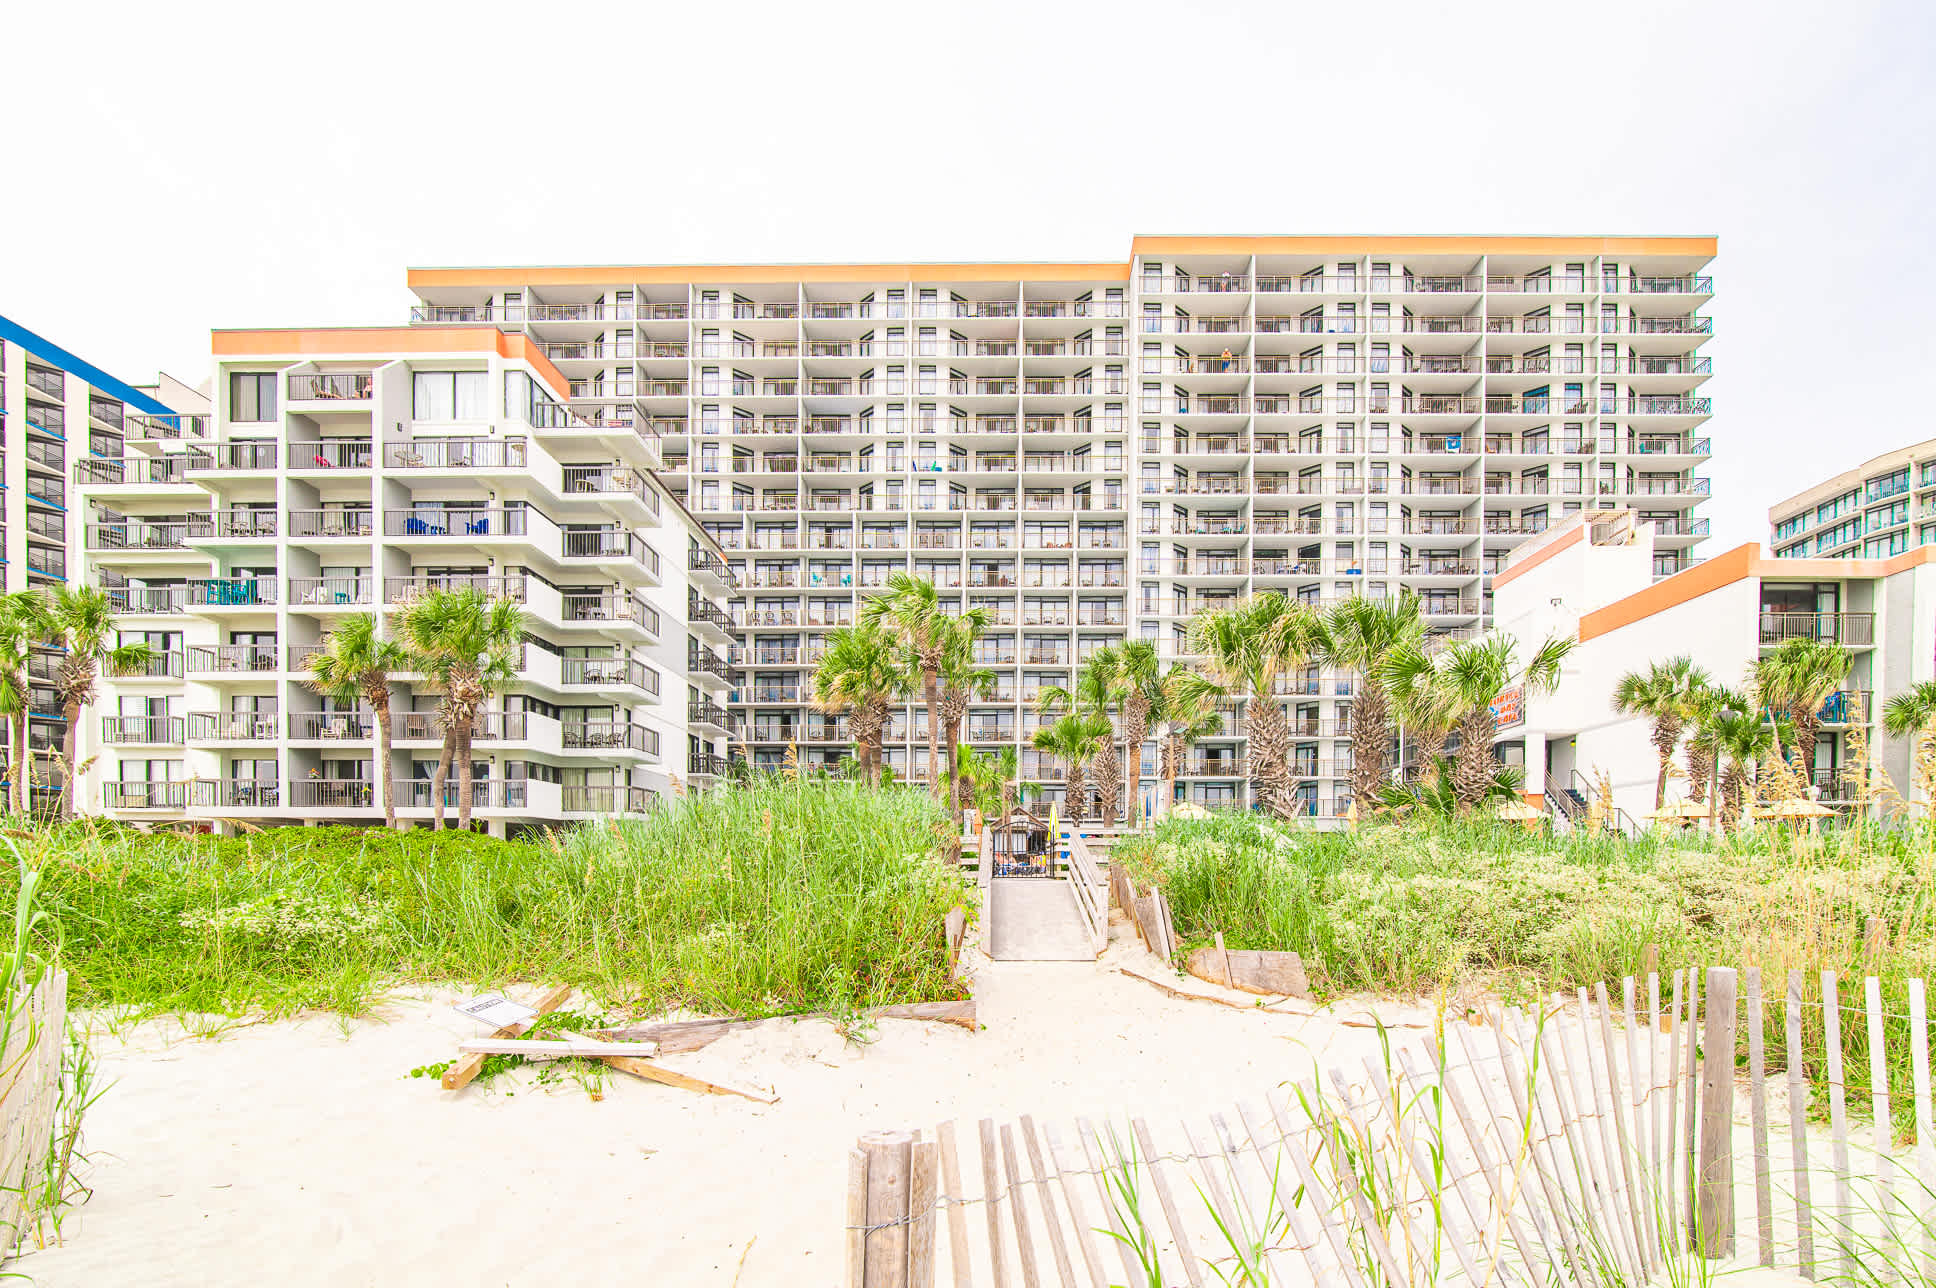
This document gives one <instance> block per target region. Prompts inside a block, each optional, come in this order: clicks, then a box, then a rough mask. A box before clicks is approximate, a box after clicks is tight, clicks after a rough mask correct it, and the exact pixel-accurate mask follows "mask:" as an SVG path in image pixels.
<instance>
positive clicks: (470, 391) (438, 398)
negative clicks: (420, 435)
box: [410, 371, 490, 422]
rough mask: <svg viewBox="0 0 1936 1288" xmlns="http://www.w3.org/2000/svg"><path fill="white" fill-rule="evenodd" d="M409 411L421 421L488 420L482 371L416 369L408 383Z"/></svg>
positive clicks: (488, 413)
mask: <svg viewBox="0 0 1936 1288" xmlns="http://www.w3.org/2000/svg"><path fill="white" fill-rule="evenodd" d="M410 414H411V416H412V417H413V418H414V419H416V420H422V421H431V422H438V421H452V420H487V419H489V417H490V412H489V410H488V409H487V408H486V406H485V384H484V373H483V372H482V371H419V372H417V373H416V376H415V378H414V380H413V381H412V386H411V398H410Z"/></svg>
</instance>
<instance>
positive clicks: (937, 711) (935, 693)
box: [921, 663, 941, 800]
mask: <svg viewBox="0 0 1936 1288" xmlns="http://www.w3.org/2000/svg"><path fill="white" fill-rule="evenodd" d="M938 680H939V672H938V671H937V669H936V668H934V667H931V666H928V665H926V664H925V663H924V664H923V665H922V667H921V689H922V696H923V697H924V698H926V699H927V703H928V791H929V793H930V794H931V795H932V796H933V797H934V798H935V799H936V800H940V799H941V690H940V686H939V684H938Z"/></svg>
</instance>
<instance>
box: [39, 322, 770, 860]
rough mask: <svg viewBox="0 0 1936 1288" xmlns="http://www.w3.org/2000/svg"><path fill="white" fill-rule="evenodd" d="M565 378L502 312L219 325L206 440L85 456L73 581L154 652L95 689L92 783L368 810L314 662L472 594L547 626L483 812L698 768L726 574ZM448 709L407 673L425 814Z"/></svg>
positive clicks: (515, 823) (153, 815)
mask: <svg viewBox="0 0 1936 1288" xmlns="http://www.w3.org/2000/svg"><path fill="white" fill-rule="evenodd" d="M566 393H567V385H566V381H565V378H564V377H563V376H562V375H561V374H560V373H559V372H558V370H557V368H555V367H554V366H553V365H552V364H551V363H550V362H548V361H547V360H546V359H545V358H544V357H543V356H542V355H541V354H538V353H537V352H536V351H535V350H534V348H533V346H532V345H531V343H530V342H529V341H528V340H526V339H525V338H524V337H522V336H516V335H511V336H507V335H505V334H503V333H501V332H499V331H496V330H494V329H489V328H435V327H415V328H368V329H354V328H352V329H331V330H315V331H301V330H294V331H217V332H216V333H215V335H214V368H213V400H214V409H213V414H212V416H211V418H210V422H209V425H208V426H207V430H208V432H207V433H206V434H194V433H191V434H188V435H186V436H182V437H175V436H153V435H136V434H130V435H129V436H127V437H126V439H125V440H124V441H123V442H122V443H121V444H120V448H119V450H115V451H107V450H103V448H104V447H105V445H104V444H102V445H97V449H96V451H95V452H94V453H92V454H90V455H88V456H86V457H83V458H80V459H77V460H76V461H75V463H74V488H73V492H74V495H75V501H74V506H75V508H76V509H77V511H79V512H81V513H82V514H83V515H84V516H85V519H84V521H85V524H86V529H85V539H84V541H83V542H82V543H81V549H82V563H83V565H84V575H85V577H86V579H87V580H88V581H90V582H93V583H95V584H98V585H101V586H103V587H106V588H107V589H108V591H109V593H110V594H111V595H112V596H113V597H114V598H115V600H116V601H117V604H118V605H119V607H120V608H121V609H122V613H123V615H122V618H121V627H122V638H123V639H124V640H133V639H144V640H146V641H148V642H149V643H150V644H151V645H152V646H153V647H154V649H155V661H154V663H153V665H152V666H150V667H149V668H148V669H147V672H146V673H145V674H144V675H141V676H138V677H128V678H120V679H113V680H109V681H107V682H105V683H104V684H103V686H102V688H103V692H102V696H101V699H100V702H99V703H98V705H97V707H96V710H95V712H94V713H93V714H92V716H91V718H90V721H89V724H88V727H87V728H85V729H84V730H83V735H84V736H83V743H82V745H83V755H94V756H95V757H96V760H95V763H94V766H93V768H92V770H91V771H90V773H89V775H88V776H87V781H86V783H85V784H84V788H85V790H86V791H87V792H88V793H89V794H90V795H91V796H92V797H93V799H94V800H95V801H96V802H97V803H98V804H99V805H100V806H102V807H104V808H105V810H106V812H107V813H109V814H110V815H112V816H115V817H120V818H130V819H170V818H187V819H191V820H193V819H205V820H214V819H236V818H241V819H252V820H276V821H285V822H286V821H294V820H318V821H336V820H342V821H354V822H369V821H371V820H373V819H375V818H377V817H379V816H380V805H381V801H380V798H379V797H378V795H377V794H376V791H375V789H374V771H373V765H374V741H373V736H374V728H373V722H372V719H371V715H370V712H369V711H368V710H367V709H365V708H358V707H352V706H347V705H345V706H339V705H337V704H335V703H333V702H331V701H330V700H328V699H325V698H323V697H321V696H320V695H318V694H317V693H316V692H315V691H314V690H313V689H312V688H310V686H309V685H308V684H307V683H306V676H307V662H308V658H309V656H310V654H311V653H312V652H313V651H314V650H315V648H316V647H317V646H318V645H319V644H320V643H322V642H323V640H324V639H325V637H326V636H327V635H328V633H329V630H330V628H331V626H332V624H333V623H334V622H336V621H338V620H339V619H341V618H342V617H343V616H344V615H346V614H349V613H354V612H369V611H374V612H381V613H393V612H395V611H397V610H399V609H401V608H403V607H404V606H406V605H407V604H408V603H410V602H411V600H412V599H413V598H415V597H416V596H419V595H421V594H423V593H424V592H425V591H427V590H431V589H435V588H440V587H456V586H466V585H470V586H478V587H481V588H483V589H485V590H487V591H489V592H490V593H492V594H493V595H501V596H507V597H510V598H512V599H515V600H517V601H518V602H520V603H521V604H522V605H523V607H524V609H525V611H526V613H527V614H528V615H529V626H528V634H527V636H526V643H525V645H524V650H523V655H522V657H521V659H520V666H519V674H518V680H517V682H516V683H515V684H514V685H513V686H512V687H511V688H510V689H509V691H507V692H505V693H503V694H500V695H498V696H497V697H495V698H494V699H493V700H492V702H491V703H490V709H489V711H488V712H486V713H485V714H483V715H482V716H481V718H480V719H479V721H478V723H477V725H476V726H475V729H474V733H473V737H474V740H475V741H474V745H473V752H474V772H475V774H476V779H477V786H476V788H475V789H474V793H475V794H474V796H473V804H474V807H475V810H476V813H477V816H478V817H479V818H481V819H483V820H485V821H486V822H487V823H488V825H489V827H490V828H491V830H493V831H496V832H503V831H505V830H507V829H515V828H519V827H522V826H525V825H529V824H534V823H549V822H558V821H563V820H569V819H573V818H584V817H591V816H594V815H599V814H610V813H625V812H637V811H639V810H642V809H644V808H646V806H647V805H648V804H649V803H650V801H651V799H652V798H653V797H654V796H656V795H658V794H661V793H664V792H666V791H668V790H672V788H673V779H674V778H675V777H676V778H678V779H680V780H681V781H682V782H684V781H691V780H694V779H696V780H697V781H702V782H703V781H704V775H705V774H706V773H708V772H711V771H713V770H715V769H716V768H717V761H718V758H719V756H720V755H721V754H722V753H723V750H724V748H723V745H722V744H723V741H724V739H725V737H726V736H727V732H728V731H727V728H726V717H725V714H724V711H723V709H722V708H721V707H720V706H719V704H718V699H719V698H720V697H722V696H723V695H724V693H725V691H726V690H727V688H728V686H729V684H730V682H731V680H732V678H733V677H732V674H731V672H730V671H729V670H728V669H727V667H726V665H725V664H724V663H723V662H719V663H716V664H715V663H713V662H711V661H708V660H707V659H708V658H709V657H710V656H711V655H712V650H709V649H708V648H707V646H706V645H705V644H704V643H701V642H700V641H702V640H711V641H712V642H713V643H714V644H716V645H719V646H723V645H724V643H725V641H726V639H727V638H728V637H727V634H726V632H725V631H724V630H723V629H722V628H721V623H722V622H723V621H725V620H726V614H725V611H724V609H723V608H722V607H721V606H720V603H719V600H720V599H721V598H722V597H723V596H724V594H725V592H726V591H727V590H728V588H729V587H728V585H727V583H726V581H725V580H724V576H723V573H724V565H723V563H721V562H720V559H719V555H718V552H717V550H716V548H715V547H713V546H711V544H710V542H709V541H707V539H706V538H705V536H704V534H703V533H702V532H700V531H699V530H698V528H697V527H696V525H694V524H693V523H692V522H691V520H690V517H689V516H688V515H687V514H686V513H685V512H684V511H683V510H682V509H681V507H680V506H679V505H678V503H677V502H676V501H674V500H670V499H668V498H666V497H665V496H664V495H663V492H662V488H661V485H660V483H659V481H658V480H657V478H656V477H655V474H654V470H655V469H656V467H657V465H658V461H659V454H658V445H657V443H656V442H655V441H654V440H653V438H652V437H651V435H650V433H649V431H648V430H646V429H645V428H644V427H642V426H638V425H633V424H627V423H621V422H619V421H617V420H615V419H613V418H610V417H586V416H581V415H578V414H575V413H573V412H571V411H569V410H567V409H566V407H565V406H564V405H563V399H564V397H565V395H566ZM688 564H691V565H692V566H693V567H694V568H696V569H700V571H697V572H695V573H694V574H693V575H692V576H690V577H689V576H688V572H687V568H688ZM438 703H439V699H438V696H437V695H436V694H435V693H434V692H430V691H428V690H427V688H426V686H425V685H424V684H423V683H422V682H421V680H420V678H419V677H414V676H404V677H399V679H398V680H397V682H396V684H395V686H394V696H393V699H392V709H393V712H394V736H395V748H394V751H393V754H392V759H391V764H390V767H389V768H390V770H391V773H392V776H393V779H394V781H395V782H396V800H397V804H398V811H399V813H400V815H402V816H403V817H405V818H408V819H414V820H419V821H421V820H425V819H428V818H429V816H430V813H431V805H432V798H431V791H430V778H431V775H432V773H433V771H434V769H435V765H436V761H437V758H438V752H439V746H440V743H441V736H442V735H441V731H440V730H439V728H438V725H437V718H436V710H437V707H438ZM452 781H453V786H452V787H451V788H450V790H449V792H448V793H447V802H448V803H449V804H450V805H451V807H452V808H454V807H455V803H456V787H455V786H454V783H455V779H454V778H453V780H452Z"/></svg>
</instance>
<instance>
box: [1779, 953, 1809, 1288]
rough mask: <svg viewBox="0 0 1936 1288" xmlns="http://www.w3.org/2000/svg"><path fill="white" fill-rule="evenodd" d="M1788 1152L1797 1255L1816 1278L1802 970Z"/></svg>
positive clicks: (1796, 974)
mask: <svg viewBox="0 0 1936 1288" xmlns="http://www.w3.org/2000/svg"><path fill="white" fill-rule="evenodd" d="M1786 1010H1787V1034H1786V1037H1787V1054H1788V1151H1789V1157H1790V1159H1791V1161H1792V1165H1793V1167H1794V1198H1795V1257H1796V1269H1797V1270H1798V1271H1799V1272H1800V1274H1801V1276H1802V1278H1804V1279H1813V1278H1814V1277H1815V1211H1814V1208H1813V1207H1812V1206H1811V1205H1810V1203H1809V1199H1808V1172H1809V1167H1808V1075H1807V1072H1806V1070H1805V1069H1804V1068H1803V1065H1802V973H1801V972H1800V971H1798V970H1791V971H1789V972H1788V1001H1787V1007H1786Z"/></svg>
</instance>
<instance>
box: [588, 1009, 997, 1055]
mask: <svg viewBox="0 0 1936 1288" xmlns="http://www.w3.org/2000/svg"><path fill="white" fill-rule="evenodd" d="M867 1016H868V1018H869V1019H874V1020H931V1021H933V1022H935V1023H937V1024H952V1025H955V1026H956V1027H957V1028H963V1029H967V1030H968V1031H969V1032H970V1033H974V1032H976V1031H978V1030H979V1029H980V1028H981V1024H980V1022H979V1021H978V1020H977V1019H976V1018H975V999H974V998H972V997H971V998H967V999H966V1000H964V1001H959V1002H901V1003H897V1004H896V1005H894V1006H877V1007H874V1008H873V1009H872V1010H870V1011H868V1012H867ZM824 1018H826V1017H825V1016H822V1015H817V1014H816V1015H797V1016H790V1015H776V1016H774V1017H773V1019H774V1020H785V1019H808V1020H811V1019H824ZM771 1022H772V1021H771V1020H735V1019H715V1020H674V1021H671V1022H669V1023H665V1024H635V1025H631V1026H628V1027H626V1028H620V1029H600V1030H599V1031H598V1033H597V1036H598V1037H602V1038H611V1039H613V1040H616V1041H620V1042H657V1043H658V1044H659V1054H661V1055H673V1054H676V1053H678V1052H681V1051H697V1050H699V1049H700V1048H701V1047H707V1046H711V1045H712V1044H713V1043H715V1042H717V1041H719V1039H721V1038H723V1037H725V1036H726V1035H727V1034H728V1033H737V1032H739V1031H740V1030H742V1029H750V1028H754V1027H755V1026H757V1025H761V1024H768V1023H771Z"/></svg>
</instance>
